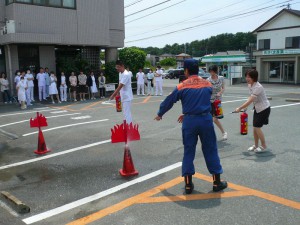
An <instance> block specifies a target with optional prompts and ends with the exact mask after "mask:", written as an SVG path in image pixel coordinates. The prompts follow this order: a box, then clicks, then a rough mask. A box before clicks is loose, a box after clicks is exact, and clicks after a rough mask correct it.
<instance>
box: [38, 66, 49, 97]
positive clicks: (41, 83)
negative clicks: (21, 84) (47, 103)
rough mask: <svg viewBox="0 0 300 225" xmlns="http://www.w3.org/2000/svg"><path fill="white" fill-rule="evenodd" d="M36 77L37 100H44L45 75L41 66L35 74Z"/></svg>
mask: <svg viewBox="0 0 300 225" xmlns="http://www.w3.org/2000/svg"><path fill="white" fill-rule="evenodd" d="M36 79H37V80H38V86H39V100H40V101H42V100H46V97H47V96H46V76H45V73H44V69H43V68H40V72H39V73H38V74H37V75H36Z"/></svg>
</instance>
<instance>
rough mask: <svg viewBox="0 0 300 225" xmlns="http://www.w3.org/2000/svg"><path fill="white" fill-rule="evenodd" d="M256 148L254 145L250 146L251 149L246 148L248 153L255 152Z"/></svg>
mask: <svg viewBox="0 0 300 225" xmlns="http://www.w3.org/2000/svg"><path fill="white" fill-rule="evenodd" d="M255 149H256V147H255V145H252V146H251V147H249V148H248V151H249V152H252V151H255Z"/></svg>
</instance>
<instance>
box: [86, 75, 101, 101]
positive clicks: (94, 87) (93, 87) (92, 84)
mask: <svg viewBox="0 0 300 225" xmlns="http://www.w3.org/2000/svg"><path fill="white" fill-rule="evenodd" d="M97 81H98V80H97V78H96V77H95V74H94V72H91V74H90V76H89V77H88V80H87V84H88V86H89V87H90V92H91V99H92V100H94V99H96V97H95V94H96V93H98V88H97V83H96V82H97Z"/></svg>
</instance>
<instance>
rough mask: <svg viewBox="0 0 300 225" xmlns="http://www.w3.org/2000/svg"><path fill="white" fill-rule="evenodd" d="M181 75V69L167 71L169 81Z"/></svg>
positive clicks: (182, 72)
mask: <svg viewBox="0 0 300 225" xmlns="http://www.w3.org/2000/svg"><path fill="white" fill-rule="evenodd" d="M181 75H184V70H183V69H175V70H171V71H169V73H168V75H167V76H168V78H169V79H178V78H179V77H180V76H181Z"/></svg>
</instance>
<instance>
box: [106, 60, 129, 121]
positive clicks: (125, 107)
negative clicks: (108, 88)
mask: <svg viewBox="0 0 300 225" xmlns="http://www.w3.org/2000/svg"><path fill="white" fill-rule="evenodd" d="M116 69H117V71H118V72H119V76H120V83H119V86H118V88H117V89H116V90H115V92H114V93H113V94H112V95H111V96H110V98H109V99H110V100H112V99H114V98H115V97H116V96H117V95H118V94H119V93H120V95H121V102H122V111H123V115H124V120H126V123H127V124H129V123H131V122H132V116H131V101H132V99H133V94H132V87H131V76H130V74H129V73H128V71H127V70H125V66H124V63H123V62H122V61H121V60H117V62H116Z"/></svg>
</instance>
